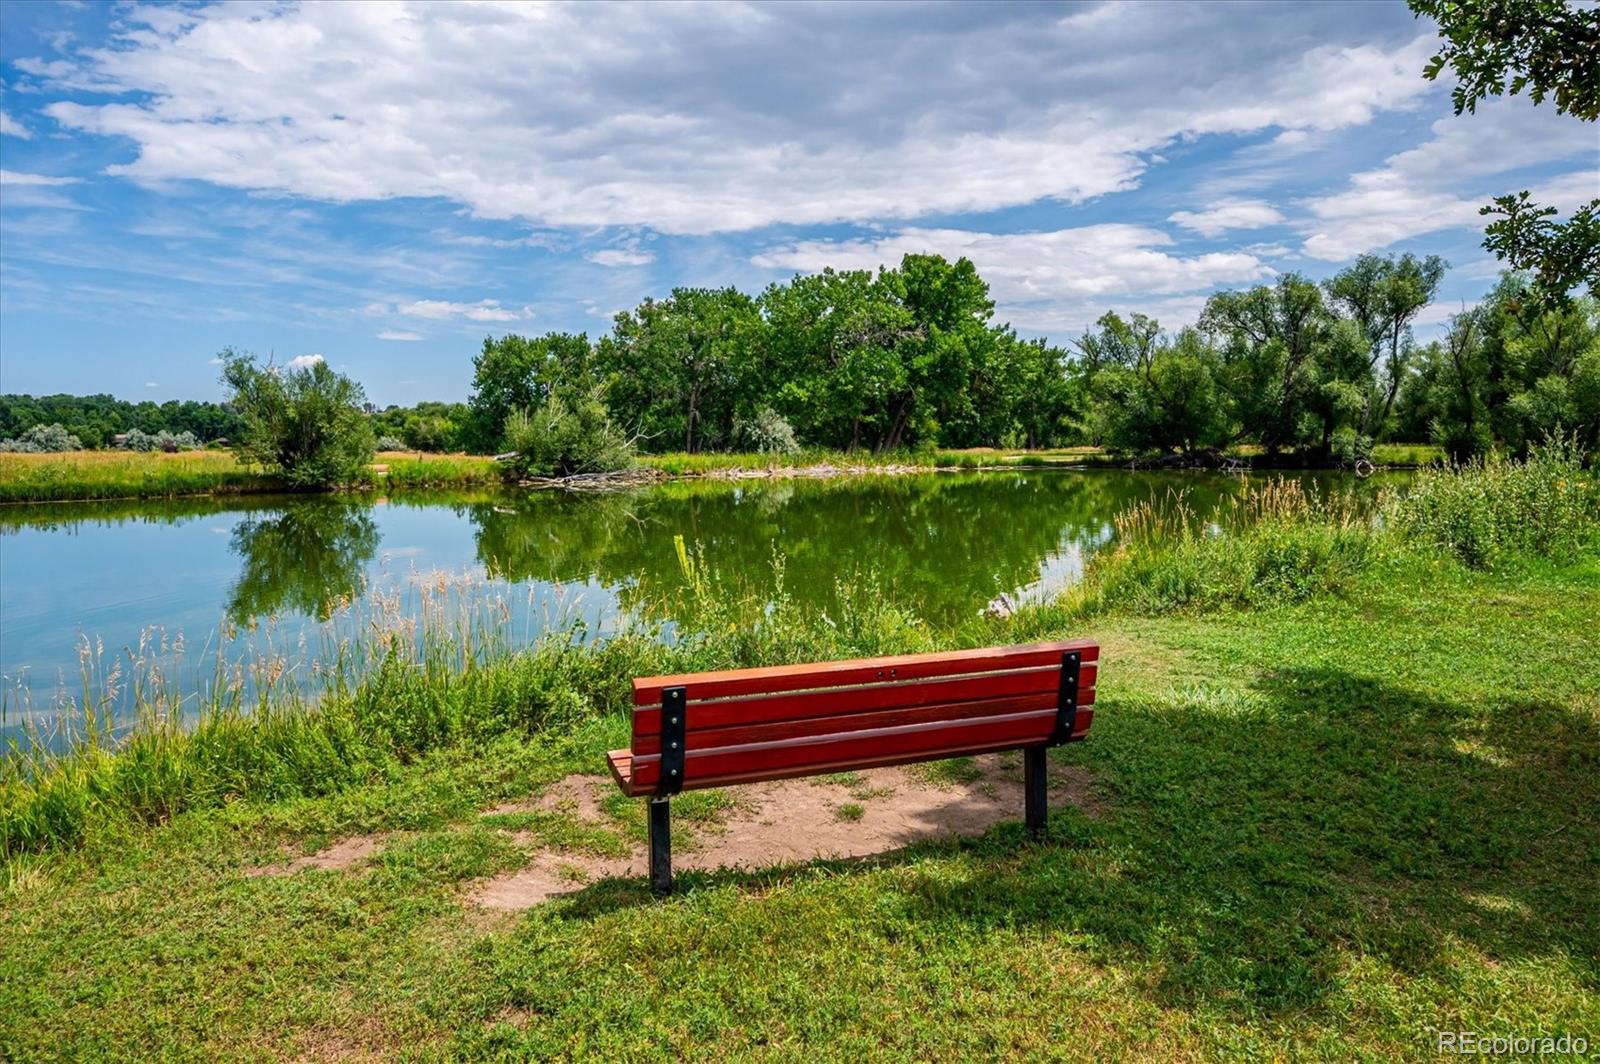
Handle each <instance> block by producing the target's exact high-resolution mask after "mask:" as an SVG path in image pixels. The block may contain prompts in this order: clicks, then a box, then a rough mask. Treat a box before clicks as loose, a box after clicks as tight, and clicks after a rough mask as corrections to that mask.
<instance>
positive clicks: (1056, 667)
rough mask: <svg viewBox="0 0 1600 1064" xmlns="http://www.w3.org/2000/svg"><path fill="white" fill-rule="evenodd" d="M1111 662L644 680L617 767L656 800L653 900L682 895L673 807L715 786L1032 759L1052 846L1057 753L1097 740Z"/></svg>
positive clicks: (1038, 650) (999, 651) (1031, 660)
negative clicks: (1050, 806)
mask: <svg viewBox="0 0 1600 1064" xmlns="http://www.w3.org/2000/svg"><path fill="white" fill-rule="evenodd" d="M1099 658H1100V648H1099V646H1098V645H1097V644H1095V643H1093V642H1089V641H1085V640H1074V641H1070V642H1062V643H1040V644H1035V645H1032V646H1016V647H993V648H989V649H986V650H960V651H955V652H952V653H943V654H909V655H904V656H901V657H890V658H866V659H860V660H856V661H829V662H821V663H818V664H813V665H781V666H778V667H775V668H766V669H735V670H731V671H727V672H698V673H688V674H684V675H681V676H647V677H642V678H640V679H636V680H634V681H633V703H634V710H633V744H632V747H631V748H630V749H627V750H613V751H611V753H610V754H609V755H607V761H608V762H609V763H610V767H611V774H612V776H614V777H615V778H616V781H617V786H619V787H621V788H622V792H623V793H624V794H627V795H629V796H644V795H648V796H649V797H650V799H651V801H650V885H651V887H652V889H654V890H655V891H656V892H657V893H659V894H668V893H671V891H672V843H671V821H670V817H669V808H668V802H669V800H670V799H671V797H672V796H673V795H674V794H677V793H678V792H679V791H685V790H696V789H699V788H702V787H725V786H728V785H730V784H736V783H758V782H761V781H764V780H778V779H790V778H793V777H797V776H818V775H823V774H826V773H830V772H843V771H846V770H849V769H861V768H877V767H880V766H884V765H901V764H907V763H910V762H913V761H933V760H938V759H940V758H948V757H961V756H964V755H967V754H981V753H989V752H991V751H996V750H1016V749H1021V750H1024V751H1025V756H1024V760H1023V768H1024V782H1023V790H1024V792H1025V794H1026V805H1027V809H1026V821H1027V825H1028V829H1029V830H1030V831H1031V832H1033V833H1034V834H1035V835H1039V834H1042V833H1043V831H1044V827H1045V816H1046V808H1047V799H1046V794H1047V792H1046V780H1045V749H1046V748H1047V747H1051V746H1056V745H1059V744H1061V743H1064V742H1069V741H1074V740H1079V739H1083V738H1085V737H1086V736H1087V735H1088V732H1089V725H1090V723H1091V722H1092V721H1093V720H1094V709H1093V705H1094V684H1095V676H1096V673H1097V670H1098V664H1097V662H1098V661H1099Z"/></svg>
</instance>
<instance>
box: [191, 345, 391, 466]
mask: <svg viewBox="0 0 1600 1064" xmlns="http://www.w3.org/2000/svg"><path fill="white" fill-rule="evenodd" d="M222 357H223V369H222V381H223V383H224V384H226V385H227V386H228V388H229V389H230V390H231V392H232V397H231V403H232V405H233V406H234V407H235V408H236V409H237V410H238V411H239V413H240V416H241V417H242V418H243V419H244V430H243V432H242V433H241V434H240V439H239V440H238V442H237V443H236V445H235V450H236V451H237V453H238V454H239V457H240V458H241V459H242V460H244V461H250V462H257V463H259V464H261V465H262V466H265V467H266V468H267V469H268V470H271V471H274V472H277V473H279V474H280V475H281V476H282V477H283V478H284V479H285V480H286V481H288V482H289V483H290V484H292V485H294V486H296V487H317V488H324V487H334V486H337V485H340V484H347V483H351V482H353V481H357V480H360V479H363V478H364V477H365V475H366V467H367V465H368V464H369V463H370V462H371V461H372V445H373V434H372V424H371V422H370V420H369V419H368V418H367V415H366V412H365V411H364V410H363V408H362V407H363V403H364V401H365V399H366V396H365V393H364V392H363V391H362V389H361V385H359V384H357V383H356V382H355V381H353V380H351V379H350V378H349V377H346V376H344V375H343V374H340V373H336V372H334V370H333V368H332V367H330V366H329V365H328V364H327V363H326V362H323V361H317V362H315V363H313V364H312V365H309V366H306V367H303V368H299V369H296V368H291V367H280V366H273V365H266V366H262V365H258V364H257V363H256V361H255V358H254V357H253V356H250V355H245V354H240V353H238V352H236V351H234V350H232V349H231V348H229V349H227V350H224V351H223V352H222Z"/></svg>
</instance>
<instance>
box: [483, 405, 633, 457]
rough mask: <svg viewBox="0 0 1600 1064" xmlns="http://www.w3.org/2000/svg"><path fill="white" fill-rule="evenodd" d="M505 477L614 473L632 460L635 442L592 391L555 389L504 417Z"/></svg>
mask: <svg viewBox="0 0 1600 1064" xmlns="http://www.w3.org/2000/svg"><path fill="white" fill-rule="evenodd" d="M505 441H506V446H507V447H508V448H510V450H511V452H512V453H511V454H510V455H509V456H508V457H506V458H505V459H504V460H503V461H504V470H505V474H506V476H507V477H509V478H512V479H522V478H525V477H569V476H573V475H576V474H579V473H611V472H615V471H617V470H622V469H627V468H629V467H630V466H632V465H633V445H632V444H631V443H630V442H629V441H628V440H627V439H626V438H625V437H624V436H623V435H622V430H620V429H618V428H617V426H616V425H615V424H614V423H613V422H612V420H611V416H610V415H609V414H607V413H606V408H605V404H603V403H602V402H601V401H600V397H599V396H598V395H596V394H595V393H593V392H589V393H584V394H579V395H573V396H563V395H561V394H559V393H557V394H554V395H551V396H550V398H549V399H547V400H545V401H544V403H542V404H540V405H539V406H537V407H535V408H534V409H533V410H518V411H514V412H513V413H512V414H511V416H510V417H508V418H507V419H506V426H505Z"/></svg>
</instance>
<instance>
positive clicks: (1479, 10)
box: [1407, 0, 1600, 122]
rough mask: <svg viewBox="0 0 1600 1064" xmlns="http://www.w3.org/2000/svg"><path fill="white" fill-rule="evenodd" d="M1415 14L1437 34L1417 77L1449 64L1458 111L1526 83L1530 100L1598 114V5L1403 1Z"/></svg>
mask: <svg viewBox="0 0 1600 1064" xmlns="http://www.w3.org/2000/svg"><path fill="white" fill-rule="evenodd" d="M1407 2H1408V3H1409V4H1410V6H1411V10H1412V12H1413V13H1414V14H1416V15H1419V16H1420V15H1427V16H1428V17H1430V18H1432V19H1433V20H1434V21H1435V22H1437V23H1438V24H1439V35H1440V37H1441V38H1442V39H1443V40H1442V43H1441V44H1440V47H1439V51H1438V53H1437V54H1436V55H1434V57H1433V58H1432V59H1430V60H1428V65H1427V67H1426V68H1424V70H1423V76H1424V77H1426V78H1427V79H1428V80H1429V81H1433V80H1436V79H1437V78H1438V77H1439V75H1440V74H1441V73H1443V72H1444V69H1445V68H1446V67H1447V66H1448V67H1449V68H1450V71H1451V72H1452V73H1453V74H1454V75H1455V76H1456V81H1457V84H1456V86H1455V88H1454V89H1452V90H1451V92H1450V98H1451V100H1452V101H1454V103H1455V109H1456V114H1461V113H1462V112H1463V111H1468V112H1476V111H1477V109H1478V102H1479V101H1480V100H1483V99H1485V98H1487V97H1489V96H1500V95H1502V94H1504V93H1508V92H1509V93H1510V94H1511V95H1516V94H1517V93H1520V92H1522V91H1523V90H1524V89H1526V90H1528V95H1529V97H1530V98H1532V100H1533V102H1534V103H1536V104H1537V103H1542V102H1544V100H1545V98H1546V97H1547V96H1548V97H1551V98H1553V99H1554V100H1555V105H1556V110H1557V111H1559V112H1560V113H1562V114H1571V115H1574V116H1576V117H1578V118H1581V119H1584V120H1586V121H1589V122H1593V121H1595V120H1596V119H1597V118H1600V76H1597V75H1596V74H1595V66H1594V57H1595V55H1596V54H1600V9H1596V8H1595V7H1593V6H1592V5H1588V4H1579V3H1567V2H1564V0H1407Z"/></svg>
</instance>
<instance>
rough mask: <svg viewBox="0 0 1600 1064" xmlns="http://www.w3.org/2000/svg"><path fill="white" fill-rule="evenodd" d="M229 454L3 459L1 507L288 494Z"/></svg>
mask: <svg viewBox="0 0 1600 1064" xmlns="http://www.w3.org/2000/svg"><path fill="white" fill-rule="evenodd" d="M285 490H288V489H287V486H286V485H285V484H284V483H283V482H282V481H281V480H279V479H278V478H276V477H271V476H268V475H266V474H264V473H261V472H259V471H253V470H250V469H247V468H245V467H244V466H241V465H240V464H239V463H238V461H237V460H236V459H235V458H234V456H233V455H232V454H231V453H229V452H227V451H184V452H180V453H178V454H163V453H160V452H148V451H140V452H128V451H68V452H65V453H61V454H0V503H7V502H53V501H58V500H67V499H159V498H171V497H174V496H179V495H204V494H231V493H242V492H263V491H285Z"/></svg>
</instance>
